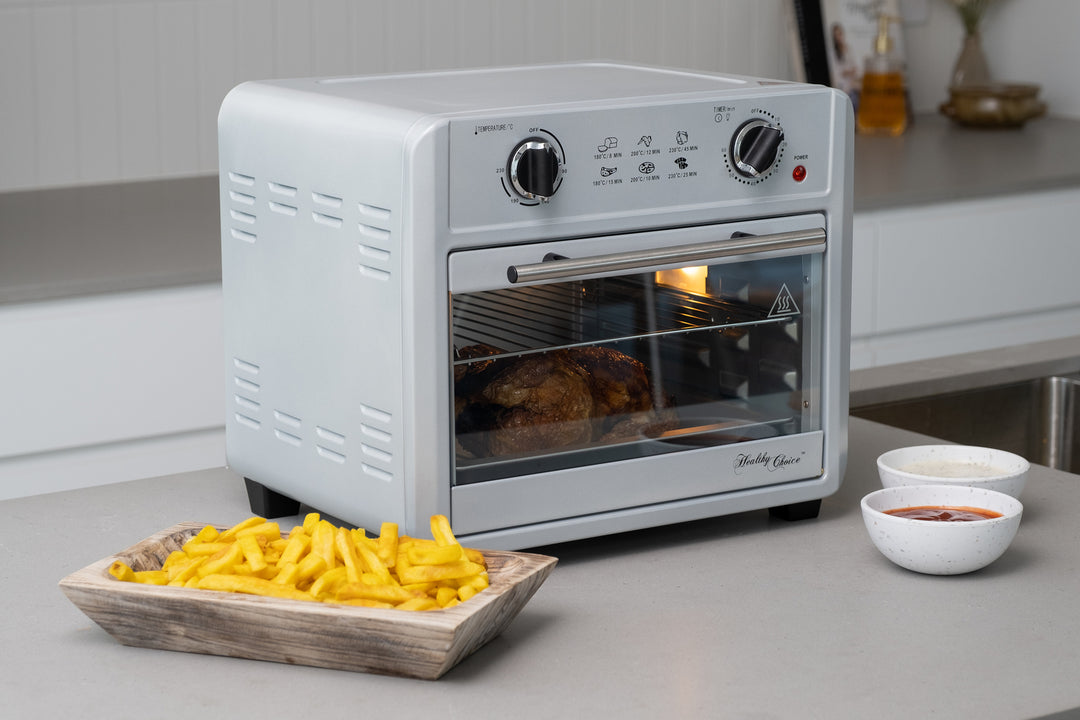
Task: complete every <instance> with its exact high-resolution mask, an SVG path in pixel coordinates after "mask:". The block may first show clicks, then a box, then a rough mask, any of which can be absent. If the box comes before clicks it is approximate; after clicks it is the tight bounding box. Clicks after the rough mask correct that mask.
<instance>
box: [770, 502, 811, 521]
mask: <svg viewBox="0 0 1080 720" xmlns="http://www.w3.org/2000/svg"><path fill="white" fill-rule="evenodd" d="M820 511H821V499H820V498H819V499H817V500H804V501H803V502H797V503H791V504H790V505H778V506H777V507H771V508H769V515H771V516H772V517H774V518H780V519H781V520H810V519H811V518H816V517H817V516H818V512H820Z"/></svg>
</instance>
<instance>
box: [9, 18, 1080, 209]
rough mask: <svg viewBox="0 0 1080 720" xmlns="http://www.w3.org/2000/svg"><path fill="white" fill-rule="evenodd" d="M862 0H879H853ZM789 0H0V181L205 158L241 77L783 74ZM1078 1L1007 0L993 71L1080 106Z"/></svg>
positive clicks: (133, 170)
mask: <svg viewBox="0 0 1080 720" xmlns="http://www.w3.org/2000/svg"><path fill="white" fill-rule="evenodd" d="M858 1H859V2H860V3H862V4H865V5H872V4H873V3H874V2H875V0H858ZM899 1H900V7H901V9H902V11H903V14H904V16H905V17H906V18H907V20H908V22H907V24H906V25H905V27H904V31H903V38H904V44H905V46H906V48H907V51H908V52H907V55H908V69H909V76H910V77H909V79H910V87H911V97H912V100H913V104H914V106H915V110H916V111H917V112H926V111H931V112H932V111H934V110H936V108H937V106H938V104H939V103H940V102H941V101H943V100H944V99H945V87H946V85H947V78H948V75H949V71H950V69H951V66H952V63H953V61H954V60H955V58H956V53H957V52H958V50H959V46H960V37H961V33H962V31H961V28H960V23H959V20H958V19H957V17H956V14H955V13H954V12H953V11H952V10H951V8H950V7H949V2H947V0H899ZM787 8H788V0H547V1H546V2H535V0H533V1H526V0H0V192H3V191H8V190H25V189H34V188H47V187H57V186H66V185H81V184H96V183H108V182H117V181H126V180H141V179H148V178H163V177H177V176H186V175H196V174H203V173H213V172H216V170H217V165H216V157H215V156H216V129H215V120H216V116H217V110H218V107H219V105H220V103H221V99H222V98H223V97H224V96H225V93H226V92H228V90H229V89H230V88H232V87H233V86H234V85H236V84H238V83H240V82H242V81H244V80H250V79H260V78H269V77H300V76H311V75H352V74H363V73H379V72H394V71H410V70H429V69H445V68H454V67H475V66H483V65H516V64H523V63H533V62H552V61H566V60H583V59H597V58H604V59H611V60H625V61H630V62H640V63H648V64H657V65H666V66H674V67H686V68H694V69H700V70H707V71H717V72H727V73H737V74H745V75H758V76H763V77H772V78H779V79H789V78H791V77H792V76H793V73H792V70H791V68H792V66H791V63H790V57H791V42H790V40H789V34H788V26H789V22H788V10H787ZM1077 27H1080V3H1078V2H1076V0H1024V1H1023V2H1019V1H1017V0H1008V1H1006V0H1002V2H999V3H994V4H993V5H991V8H990V11H989V12H988V13H987V18H986V28H985V31H984V33H983V35H984V40H985V45H986V47H987V53H988V55H989V59H990V65H991V71H992V72H994V73H995V74H996V75H997V76H998V77H1001V78H1003V79H1009V80H1027V81H1035V82H1040V83H1042V84H1043V88H1044V93H1043V95H1044V97H1045V98H1046V99H1047V100H1048V101H1049V102H1050V107H1051V111H1052V112H1053V113H1054V114H1057V115H1062V116H1066V117H1080V86H1077V84H1076V82H1075V80H1074V78H1073V72H1074V70H1073V69H1074V68H1075V67H1076V66H1077V65H1078V64H1080V45H1078V44H1076V43H1075V42H1074V38H1073V35H1074V34H1075V31H1076V29H1077Z"/></svg>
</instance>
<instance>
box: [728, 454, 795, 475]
mask: <svg viewBox="0 0 1080 720" xmlns="http://www.w3.org/2000/svg"><path fill="white" fill-rule="evenodd" d="M800 462H802V457H795V456H794V455H786V454H784V453H777V454H776V455H772V454H770V453H767V452H765V451H761V452H758V453H739V454H738V455H736V456H735V462H734V463H733V465H732V466H733V467H734V469H735V474H736V475H742V474H743V473H747V472H753V471H758V470H764V471H768V472H776V471H777V470H786V469H788V468H789V467H791V466H792V465H798V464H799V463H800Z"/></svg>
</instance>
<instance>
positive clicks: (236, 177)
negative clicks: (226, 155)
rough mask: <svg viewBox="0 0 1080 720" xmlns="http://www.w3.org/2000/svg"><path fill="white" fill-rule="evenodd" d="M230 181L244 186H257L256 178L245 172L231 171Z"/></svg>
mask: <svg viewBox="0 0 1080 720" xmlns="http://www.w3.org/2000/svg"><path fill="white" fill-rule="evenodd" d="M229 182H231V183H233V184H235V185H243V186H244V187H255V178H253V177H252V176H250V175H245V174H243V173H238V172H233V171H232V170H230V171H229Z"/></svg>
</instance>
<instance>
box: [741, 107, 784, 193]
mask: <svg viewBox="0 0 1080 720" xmlns="http://www.w3.org/2000/svg"><path fill="white" fill-rule="evenodd" d="M783 142H784V131H783V129H782V128H781V127H780V126H779V125H777V124H775V123H771V122H769V121H768V120H763V119H761V118H755V119H754V120H748V121H747V122H745V123H743V124H742V126H740V127H739V129H738V130H736V131H735V135H734V137H732V139H731V164H732V165H733V166H734V167H735V172H737V173H739V174H740V175H742V176H743V177H748V178H755V179H757V178H762V177H764V176H765V175H767V174H768V172H769V171H770V170H772V168H773V165H775V164H776V158H777V156H778V154H779V152H780V146H781V145H782V144H783Z"/></svg>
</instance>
